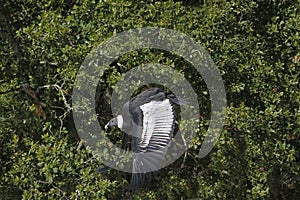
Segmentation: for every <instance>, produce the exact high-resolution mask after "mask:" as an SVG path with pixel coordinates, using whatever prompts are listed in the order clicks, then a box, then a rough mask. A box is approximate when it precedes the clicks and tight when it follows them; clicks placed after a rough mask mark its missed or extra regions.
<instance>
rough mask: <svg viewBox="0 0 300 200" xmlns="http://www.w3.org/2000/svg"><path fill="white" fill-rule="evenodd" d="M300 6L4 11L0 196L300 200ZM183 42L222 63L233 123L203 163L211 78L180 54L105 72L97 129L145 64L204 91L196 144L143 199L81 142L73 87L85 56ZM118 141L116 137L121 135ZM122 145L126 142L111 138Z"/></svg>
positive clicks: (32, 5) (139, 58) (158, 4)
mask: <svg viewBox="0 0 300 200" xmlns="http://www.w3.org/2000/svg"><path fill="white" fill-rule="evenodd" d="M299 9H300V3H299V1H297V0H249V1H241V0H231V1H225V0H213V1H210V0H191V1H187V0H182V1H169V0H168V1H155V0H147V1H127V0H118V1H113V0H106V1H101V0H81V1H79V0H51V1H48V0H40V1H37V0H30V1H29V0H26V1H20V0H17V1H15V0H14V1H12V0H6V1H2V2H0V23H1V26H0V44H1V45H0V57H1V62H0V72H1V73H0V83H1V84H0V122H1V123H0V157H1V160H0V166H1V167H0V172H1V173H0V199H44V198H47V199H126V198H128V199H130V198H132V199H198V198H199V199H271V198H275V199H296V198H297V197H299V196H300V191H299V188H300V175H299V172H300V157H299V155H300V139H299V138H300V84H299V81H300V75H299V73H300V70H299V63H300V53H299V49H300V48H299V46H300V45H299V44H300V35H299V29H300V23H299V21H300V15H299ZM142 27H163V28H168V29H172V30H176V31H178V32H181V33H184V34H186V35H187V36H189V37H191V38H193V39H194V40H195V41H197V42H198V43H199V44H200V45H201V46H203V47H204V48H205V49H206V50H207V51H208V52H209V54H210V56H211V57H212V59H213V60H214V62H215V63H216V65H217V67H218V69H219V71H220V73H221V75H222V78H223V81H224V84H225V88H226V95H227V104H228V105H227V107H226V120H225V125H224V129H223V131H222V135H221V137H220V138H219V141H218V142H217V144H216V146H215V147H214V149H213V150H212V152H211V153H210V154H209V155H208V156H206V157H205V158H203V159H198V157H197V156H198V153H199V148H200V146H201V143H202V141H203V138H204V135H205V134H206V131H207V127H208V125H209V120H210V114H211V110H210V103H211V102H210V96H209V93H208V92H207V88H206V85H205V83H204V82H203V79H201V78H199V77H200V76H199V73H197V72H195V70H194V69H192V67H191V66H190V64H189V63H188V62H186V61H185V60H184V59H182V58H181V57H180V56H178V55H174V54H172V53H170V52H166V51H162V50H158V49H141V50H137V51H133V52H130V53H127V54H125V55H123V56H122V57H120V58H118V60H117V61H116V62H114V63H111V64H110V65H109V66H107V70H106V71H105V73H104V75H103V76H102V77H101V79H100V81H99V84H98V87H97V92H96V94H97V97H96V102H97V111H98V114H99V123H100V124H101V125H104V124H105V123H106V122H107V121H108V120H109V119H110V118H111V111H110V107H109V105H110V94H111V91H112V88H113V87H114V85H115V84H116V83H117V81H118V80H119V78H120V77H121V75H122V74H123V73H124V72H127V71H128V70H130V69H132V68H133V67H135V66H138V65H141V64H143V63H149V62H153V63H160V64H164V65H168V66H172V67H173V68H174V69H176V70H177V71H180V72H182V73H183V74H184V76H185V77H187V79H188V80H189V82H190V83H191V85H192V87H193V89H194V90H195V91H196V92H197V95H198V96H197V97H198V101H199V107H200V110H201V116H200V123H199V129H198V130H196V132H197V133H196V137H195V138H194V140H193V143H192V145H191V147H190V148H189V149H188V150H187V152H186V153H185V154H184V155H183V156H181V157H180V158H179V159H178V160H177V161H176V162H174V163H173V164H171V165H169V166H168V167H166V168H164V169H162V170H161V171H160V172H159V173H158V174H157V176H156V178H155V179H154V180H153V181H152V183H151V184H150V185H149V186H148V187H145V188H143V189H141V190H139V191H138V192H136V193H134V194H128V193H126V192H125V191H124V187H125V186H126V185H127V184H128V181H129V178H128V177H129V175H128V174H127V173H124V172H120V171H117V170H113V169H112V170H109V171H108V172H106V173H97V172H96V169H97V168H99V167H101V166H102V163H101V160H99V159H97V158H95V157H94V156H93V155H92V153H91V150H90V149H89V148H87V146H86V145H85V144H84V143H83V142H82V141H81V140H80V138H79V137H78V135H77V132H76V129H75V126H74V122H73V116H72V99H71V97H72V90H73V84H74V80H75V78H76V74H77V72H78V70H79V68H80V66H81V63H82V62H83V61H84V59H85V58H86V56H87V55H88V54H89V53H90V52H91V51H92V50H93V49H94V48H96V47H97V46H98V45H99V44H101V43H102V42H104V41H105V40H107V39H108V38H110V37H111V36H113V35H115V34H117V33H120V32H123V31H126V30H129V29H134V28H142ZM115 132H118V130H115ZM110 139H111V140H112V141H113V142H115V143H120V135H118V134H115V135H114V136H111V138H110Z"/></svg>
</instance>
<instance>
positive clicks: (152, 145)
mask: <svg viewBox="0 0 300 200" xmlns="http://www.w3.org/2000/svg"><path fill="white" fill-rule="evenodd" d="M140 108H141V110H142V111H143V112H142V113H143V129H142V134H141V141H140V143H139V144H138V146H139V151H140V152H150V151H154V150H159V149H162V148H165V147H166V146H167V145H168V143H169V141H170V137H171V133H172V132H173V124H174V112H173V108H172V105H171V103H170V100H169V99H165V100H163V101H151V102H149V103H147V104H144V105H142V106H140Z"/></svg>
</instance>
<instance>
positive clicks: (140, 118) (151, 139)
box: [98, 88, 187, 192]
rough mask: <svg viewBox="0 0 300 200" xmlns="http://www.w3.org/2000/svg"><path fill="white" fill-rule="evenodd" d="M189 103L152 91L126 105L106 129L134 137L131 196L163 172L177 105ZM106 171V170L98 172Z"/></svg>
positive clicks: (132, 140)
mask: <svg viewBox="0 0 300 200" xmlns="http://www.w3.org/2000/svg"><path fill="white" fill-rule="evenodd" d="M186 103H187V101H185V100H183V99H182V98H179V97H176V96H175V95H173V94H170V95H168V94H167V93H166V92H164V91H163V90H162V89H160V88H150V89H147V90H145V91H144V92H142V93H140V94H139V95H137V96H136V97H134V98H133V99H131V100H130V101H128V102H126V103H125V104H124V105H123V108H122V111H121V113H120V115H118V116H117V117H115V118H113V119H111V120H110V121H109V122H108V123H107V124H106V125H105V129H106V130H107V129H108V128H109V127H112V126H118V128H119V129H120V130H121V131H122V132H123V134H127V135H131V150H132V152H133V154H132V156H133V158H132V176H131V181H130V189H129V190H130V191H131V192H134V191H136V190H137V189H138V188H140V187H141V186H143V185H145V183H149V182H150V181H151V176H152V175H151V172H155V171H157V170H158V169H160V167H161V165H162V162H163V160H164V157H165V154H166V151H167V149H168V147H169V143H170V141H171V138H172V136H173V132H174V128H175V125H176V120H175V118H176V116H175V112H174V105H175V104H177V105H184V104H186ZM123 139H124V137H123ZM122 143H123V142H122ZM107 169H108V167H107V166H105V167H104V168H102V169H99V170H98V172H103V171H106V170H107Z"/></svg>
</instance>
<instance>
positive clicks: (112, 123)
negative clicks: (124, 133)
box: [104, 118, 117, 130]
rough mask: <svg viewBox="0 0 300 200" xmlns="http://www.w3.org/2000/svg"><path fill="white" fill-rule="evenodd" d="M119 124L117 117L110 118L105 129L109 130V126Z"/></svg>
mask: <svg viewBox="0 0 300 200" xmlns="http://www.w3.org/2000/svg"><path fill="white" fill-rule="evenodd" d="M116 125H117V119H116V118H113V119H111V120H109V122H108V123H107V124H106V125H105V127H104V128H105V130H107V129H108V128H109V127H112V126H116Z"/></svg>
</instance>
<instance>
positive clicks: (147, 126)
mask: <svg viewBox="0 0 300 200" xmlns="http://www.w3.org/2000/svg"><path fill="white" fill-rule="evenodd" d="M140 109H141V110H142V113H143V120H142V121H143V127H142V131H141V135H140V138H139V139H137V141H138V142H136V144H135V145H137V146H136V147H135V150H134V152H133V171H132V173H133V174H132V179H131V189H132V190H133V191H134V190H135V189H136V188H138V187H139V186H140V185H143V184H144V183H145V182H150V181H151V173H150V172H151V171H157V170H158V169H160V167H161V164H162V161H163V159H164V156H165V153H166V151H167V148H168V144H169V142H170V138H171V134H172V132H173V124H174V118H175V117H174V112H173V108H172V105H171V102H170V101H169V100H168V99H165V100H163V101H151V102H149V103H146V104H144V105H142V106H140Z"/></svg>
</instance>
